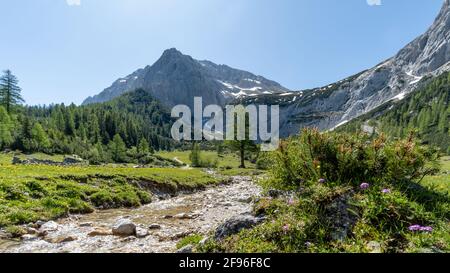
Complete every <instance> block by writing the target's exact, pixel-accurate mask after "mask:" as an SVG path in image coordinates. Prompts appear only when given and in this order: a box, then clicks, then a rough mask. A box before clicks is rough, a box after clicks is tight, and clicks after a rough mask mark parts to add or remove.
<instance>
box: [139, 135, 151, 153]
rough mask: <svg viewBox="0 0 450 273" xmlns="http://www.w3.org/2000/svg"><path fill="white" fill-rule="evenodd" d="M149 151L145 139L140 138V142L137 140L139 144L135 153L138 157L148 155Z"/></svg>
mask: <svg viewBox="0 0 450 273" xmlns="http://www.w3.org/2000/svg"><path fill="white" fill-rule="evenodd" d="M149 151H150V149H149V145H148V141H147V140H146V139H145V138H141V140H139V144H138V146H137V152H138V153H139V154H140V155H145V154H148V153H149Z"/></svg>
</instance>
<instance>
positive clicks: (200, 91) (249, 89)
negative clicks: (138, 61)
mask: <svg viewBox="0 0 450 273" xmlns="http://www.w3.org/2000/svg"><path fill="white" fill-rule="evenodd" d="M138 88H142V89H144V90H146V91H148V92H149V93H150V94H152V96H154V97H155V98H157V99H158V100H160V101H161V102H162V103H163V104H164V105H166V106H168V107H172V106H174V105H177V104H187V105H191V104H192V103H193V98H194V97H195V96H197V97H202V98H203V101H204V103H205V104H218V105H224V104H225V103H227V102H229V101H232V100H234V99H235V98H239V97H243V96H256V95H260V94H273V93H286V92H289V90H288V89H286V88H284V87H283V86H281V85H280V84H278V83H276V82H274V81H270V80H267V79H266V78H264V77H261V76H256V75H254V74H252V73H250V72H246V71H242V70H237V69H234V68H231V67H229V66H226V65H217V64H214V63H212V62H210V61H197V60H195V59H193V58H192V57H190V56H187V55H183V54H182V53H181V52H179V51H178V50H176V49H174V48H173V49H169V50H166V51H165V52H164V53H163V55H162V56H161V58H160V59H159V60H158V61H157V62H156V63H155V64H154V65H152V66H147V67H146V68H144V69H139V70H137V71H136V72H134V73H132V74H130V75H129V76H127V77H125V78H122V79H119V80H117V81H115V82H114V83H113V84H112V85H111V86H110V87H108V88H106V89H105V90H104V91H103V92H101V93H100V94H99V95H96V96H94V97H90V98H88V99H86V100H85V101H84V103H83V104H92V103H99V102H105V101H109V100H111V99H113V98H115V97H117V96H120V95H121V94H124V93H126V92H128V91H133V90H136V89H138Z"/></svg>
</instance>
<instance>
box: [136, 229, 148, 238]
mask: <svg viewBox="0 0 450 273" xmlns="http://www.w3.org/2000/svg"><path fill="white" fill-rule="evenodd" d="M147 236H148V229H145V228H140V227H137V228H136V237H137V238H145V237H147Z"/></svg>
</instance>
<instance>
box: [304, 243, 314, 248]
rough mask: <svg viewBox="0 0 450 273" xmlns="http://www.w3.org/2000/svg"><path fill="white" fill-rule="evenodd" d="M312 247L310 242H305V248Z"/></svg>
mask: <svg viewBox="0 0 450 273" xmlns="http://www.w3.org/2000/svg"><path fill="white" fill-rule="evenodd" d="M312 245H313V244H312V243H311V242H306V243H305V246H306V247H307V248H310V247H311V246H312Z"/></svg>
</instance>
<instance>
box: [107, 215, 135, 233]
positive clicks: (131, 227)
mask: <svg viewBox="0 0 450 273" xmlns="http://www.w3.org/2000/svg"><path fill="white" fill-rule="evenodd" d="M112 233H113V234H114V235H117V236H133V235H136V225H135V224H134V223H133V222H131V221H130V220H128V219H120V220H118V221H117V222H116V224H115V225H114V227H113V228H112Z"/></svg>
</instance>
